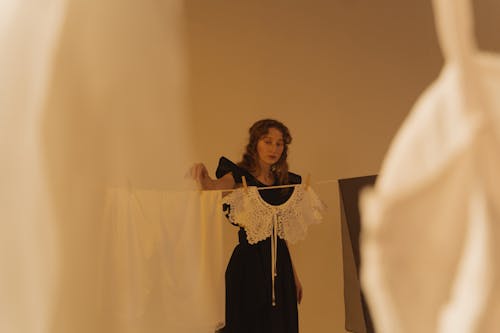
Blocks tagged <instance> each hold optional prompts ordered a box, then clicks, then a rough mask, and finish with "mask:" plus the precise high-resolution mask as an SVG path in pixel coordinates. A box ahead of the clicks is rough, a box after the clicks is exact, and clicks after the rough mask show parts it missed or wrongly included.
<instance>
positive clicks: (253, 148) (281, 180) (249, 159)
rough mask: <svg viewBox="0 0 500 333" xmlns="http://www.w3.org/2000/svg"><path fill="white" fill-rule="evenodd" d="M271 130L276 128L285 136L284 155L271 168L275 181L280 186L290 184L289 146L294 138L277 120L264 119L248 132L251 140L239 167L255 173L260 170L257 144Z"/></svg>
mask: <svg viewBox="0 0 500 333" xmlns="http://www.w3.org/2000/svg"><path fill="white" fill-rule="evenodd" d="M270 128H275V129H277V130H278V131H280V132H281V134H282V135H283V153H282V154H281V157H280V159H279V160H278V162H276V163H275V164H274V165H273V166H272V167H271V172H272V173H273V176H274V178H275V179H277V180H278V184H279V185H282V184H288V162H287V156H288V145H289V144H290V143H291V142H292V136H291V135H290V131H289V130H288V127H286V126H285V125H284V124H283V123H282V122H280V121H278V120H275V119H262V120H259V121H257V122H255V123H254V124H253V125H252V127H250V129H249V130H248V132H249V134H250V138H249V140H248V144H247V146H246V151H245V152H244V153H243V158H242V160H241V162H239V163H238V166H239V167H242V168H244V169H246V170H248V171H249V172H255V171H257V170H258V169H259V163H258V160H259V157H258V154H257V143H258V142H259V140H260V139H261V138H262V137H263V136H264V135H266V134H268V133H269V129H270Z"/></svg>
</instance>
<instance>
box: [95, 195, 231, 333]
mask: <svg viewBox="0 0 500 333" xmlns="http://www.w3.org/2000/svg"><path fill="white" fill-rule="evenodd" d="M224 220H225V217H224V216H223V214H222V203H221V192H218V191H158V190H156V191H154V190H139V189H130V188H113V189H110V190H108V192H107V200H106V208H105V214H104V217H103V220H102V233H103V238H102V243H101V248H100V254H99V258H100V260H101V265H100V267H101V269H100V274H99V275H100V292H99V295H100V311H102V313H103V314H106V315H108V316H110V317H113V318H115V319H114V321H115V322H116V323H117V324H116V327H117V328H120V326H121V329H122V331H127V330H130V326H134V327H136V328H137V330H140V329H141V328H142V329H145V328H146V327H147V320H148V318H149V315H148V314H147V311H148V309H149V308H150V307H151V305H152V304H154V306H155V307H156V308H157V311H159V313H161V316H162V317H163V323H162V327H163V329H164V330H165V331H167V332H170V331H171V332H185V333H189V332H206V333H213V332H214V331H215V330H216V329H218V328H221V327H222V326H223V325H224V269H225V263H224V260H223V253H222V252H223V244H224V239H223V237H222V225H223V223H224Z"/></svg>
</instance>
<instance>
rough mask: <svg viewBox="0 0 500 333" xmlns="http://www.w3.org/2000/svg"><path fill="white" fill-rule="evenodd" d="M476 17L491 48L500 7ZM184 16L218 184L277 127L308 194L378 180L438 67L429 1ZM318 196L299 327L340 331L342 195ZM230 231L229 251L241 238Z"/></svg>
mask: <svg viewBox="0 0 500 333" xmlns="http://www.w3.org/2000/svg"><path fill="white" fill-rule="evenodd" d="M477 6H478V9H477V12H478V15H481V16H480V17H481V18H483V19H482V21H480V22H479V24H478V32H479V41H480V43H481V46H482V47H486V48H491V49H495V46H496V45H499V43H498V38H499V37H497V36H498V35H497V34H495V33H494V29H493V23H494V22H495V21H494V17H495V16H494V15H493V13H495V10H496V13H498V12H499V11H498V10H497V8H496V7H498V5H494V4H493V1H487V0H483V1H477ZM185 10H186V15H187V18H188V20H187V22H188V23H187V27H186V28H187V40H188V42H187V52H188V58H189V59H188V68H189V70H190V76H189V87H190V93H189V96H188V98H189V101H190V103H191V105H190V107H191V111H192V113H191V116H192V117H193V119H192V121H193V124H194V126H195V128H196V142H197V149H198V156H199V158H200V160H202V161H204V162H205V163H206V164H207V166H208V167H209V169H210V171H211V172H212V173H213V172H214V170H215V167H216V163H217V160H218V157H219V156H221V155H225V156H227V157H229V158H231V159H233V160H238V159H239V158H240V156H241V153H242V150H243V145H244V144H245V142H246V139H247V129H248V127H249V126H250V125H251V124H252V122H254V121H255V120H257V119H259V118H263V117H273V118H277V119H280V120H282V121H283V122H285V123H286V124H287V125H288V126H289V128H290V129H291V132H292V135H293V137H294V142H293V144H292V146H291V156H290V162H291V169H292V170H293V171H295V172H297V173H300V174H302V175H305V174H307V173H310V174H311V175H312V181H313V183H314V182H315V181H322V180H337V179H339V178H346V177H356V176H364V175H370V174H376V173H377V172H378V170H379V167H380V164H381V162H382V158H383V155H384V153H385V152H386V150H387V149H388V145H389V143H390V140H391V138H392V136H393V135H394V134H395V131H396V130H397V128H398V127H399V125H400V124H401V123H402V121H403V119H404V117H405V116H406V115H407V113H408V111H409V110H410V108H411V106H412V104H413V103H414V102H415V100H416V98H417V97H418V96H419V94H420V93H421V92H422V91H423V89H424V88H425V87H426V86H427V85H428V84H429V83H430V82H431V81H432V80H433V79H434V78H436V76H437V75H438V73H439V70H440V68H441V65H442V58H441V54H440V51H439V47H438V45H437V40H436V36H435V32H434V22H433V16H432V7H431V1H398V0H383V1H375V2H373V1H345V0H335V1H306V0H300V1H299V0H293V1H249V0H244V1H234V0H217V1H187V4H186V8H185ZM496 17H498V16H496ZM495 38H496V40H495ZM315 188H316V190H317V192H318V193H319V194H320V195H321V197H322V198H323V200H324V201H325V202H326V203H327V205H328V207H329V210H328V213H327V215H326V219H325V222H324V223H323V224H322V225H320V226H314V227H312V228H311V230H310V234H309V237H308V239H307V240H306V241H305V242H302V243H300V244H298V245H296V246H293V248H292V251H293V258H294V261H295V265H296V267H297V269H298V271H299V274H300V277H301V279H302V282H303V285H304V292H305V296H304V301H303V304H302V305H301V306H300V327H301V331H302V332H306V333H309V332H314V333H322V332H325V333H327V332H328V333H329V332H344V331H345V330H344V308H343V281H342V279H343V278H342V256H341V239H340V212H339V201H338V190H337V184H336V182H333V183H330V184H324V185H316V186H315ZM226 232H227V237H228V239H230V240H231V241H232V242H233V243H234V241H235V237H236V230H235V229H234V228H232V227H230V226H228V227H227V229H226ZM233 243H231V244H229V245H228V247H227V251H228V252H227V255H229V254H230V251H231V249H232V246H233Z"/></svg>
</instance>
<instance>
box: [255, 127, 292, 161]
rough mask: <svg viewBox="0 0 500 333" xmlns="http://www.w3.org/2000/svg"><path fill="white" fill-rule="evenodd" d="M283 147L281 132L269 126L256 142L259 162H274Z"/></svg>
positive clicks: (277, 159) (279, 155)
mask: <svg viewBox="0 0 500 333" xmlns="http://www.w3.org/2000/svg"><path fill="white" fill-rule="evenodd" d="M284 148H285V146H284V143H283V133H281V131H280V130H278V129H276V128H274V127H271V128H269V131H268V132H267V134H265V135H263V136H262V137H261V138H260V139H259V141H258V142H257V155H258V157H259V162H260V163H261V164H264V165H269V166H271V165H273V164H275V163H276V162H278V161H279V159H280V157H281V154H283V149H284Z"/></svg>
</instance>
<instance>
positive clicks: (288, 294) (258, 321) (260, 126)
mask: <svg viewBox="0 0 500 333" xmlns="http://www.w3.org/2000/svg"><path fill="white" fill-rule="evenodd" d="M249 132H250V139H249V143H248V145H247V146H246V151H245V153H244V154H243V159H242V161H241V162H239V163H238V164H234V163H233V162H231V161H230V160H228V159H226V158H225V157H221V158H220V160H219V165H218V167H217V171H216V176H217V179H211V178H210V177H209V175H208V172H207V169H206V167H205V166H204V165H203V164H196V165H194V166H193V168H192V176H193V178H195V179H196V180H197V181H199V182H200V184H201V186H202V188H203V189H207V190H210V189H213V190H222V189H232V188H235V187H239V186H241V183H242V176H244V177H245V178H246V181H247V183H248V185H249V186H257V187H265V186H272V185H282V184H299V183H300V182H301V177H300V176H299V175H296V174H294V173H291V172H288V162H287V154H288V145H289V144H290V142H291V141H292V137H291V135H290V132H289V130H288V128H287V127H286V126H285V125H283V124H282V123H281V122H279V121H277V120H273V119H263V120H260V121H257V122H256V123H255V124H253V125H252V127H251V128H250V130H249ZM259 192H260V195H261V197H262V198H263V199H264V200H265V201H266V202H268V203H269V204H272V205H281V204H283V203H284V202H286V201H287V200H288V198H290V196H291V194H292V192H293V188H285V189H268V190H261V191H259ZM224 209H225V210H226V211H228V213H229V210H230V207H224ZM238 236H239V244H238V245H237V246H236V248H235V249H234V251H233V254H232V256H231V259H230V261H229V264H228V266H227V270H226V326H225V328H224V330H223V332H225V333H246V332H248V333H266V332H269V333H270V332H272V333H281V332H283V333H295V332H298V314H297V303H300V301H301V299H302V286H301V284H300V281H299V279H298V277H297V274H296V273H295V270H294V268H293V265H292V261H291V258H290V253H289V251H288V247H287V244H286V242H285V241H284V240H283V239H281V238H278V245H277V264H276V266H277V275H276V278H275V287H274V293H275V302H272V301H271V299H272V295H271V294H272V292H271V270H270V269H269V267H270V265H271V250H270V248H271V247H270V242H271V240H270V237H268V238H267V239H265V240H264V241H260V242H258V243H257V244H253V245H252V244H249V243H248V241H247V237H246V233H245V230H244V229H243V228H240V230H239V232H238ZM273 303H274V304H273Z"/></svg>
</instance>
